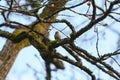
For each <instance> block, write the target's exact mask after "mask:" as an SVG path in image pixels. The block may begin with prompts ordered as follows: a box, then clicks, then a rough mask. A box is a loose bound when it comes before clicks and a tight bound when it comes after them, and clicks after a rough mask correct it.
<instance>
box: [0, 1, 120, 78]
mask: <svg viewBox="0 0 120 80" xmlns="http://www.w3.org/2000/svg"><path fill="white" fill-rule="evenodd" d="M96 1H97V0H84V1H79V2H78V3H77V4H76V3H74V2H77V1H71V0H47V1H45V0H25V1H24V3H22V0H11V1H9V0H7V1H6V3H7V5H4V6H2V5H1V8H0V9H1V16H2V18H3V19H4V21H3V23H1V24H0V27H1V28H2V27H4V26H5V27H9V28H11V29H14V31H13V32H9V31H4V30H2V29H0V36H1V37H4V38H6V39H8V40H7V41H6V43H5V45H4V47H3V49H2V50H1V52H0V80H4V79H5V77H6V75H7V74H8V72H9V70H10V68H11V66H12V64H13V63H14V61H15V59H16V56H17V55H18V53H19V52H20V50H21V49H23V48H24V47H26V46H29V45H33V46H34V47H35V48H36V49H37V50H38V51H39V53H40V56H41V57H42V58H43V60H44V61H45V66H46V80H51V71H52V69H51V67H50V64H54V65H55V67H56V69H65V66H64V63H63V61H65V62H68V63H70V64H71V65H74V66H75V67H78V68H79V69H81V70H83V71H84V72H86V73H87V74H88V75H89V76H90V77H91V80H96V79H97V77H96V76H97V75H96V74H94V73H93V71H92V70H91V68H89V67H87V66H86V65H85V64H84V60H86V61H87V62H88V63H91V65H93V66H95V67H96V68H97V69H100V70H102V71H103V72H104V73H105V74H108V75H109V76H111V77H113V78H114V79H118V80H119V79H120V72H119V71H118V70H117V69H115V67H114V66H111V64H110V63H108V62H107V60H109V59H112V61H113V62H115V63H116V64H117V66H119V67H120V65H119V63H118V62H117V60H116V58H114V56H118V55H119V54H120V53H119V48H118V49H116V50H115V51H114V52H110V53H104V54H103V55H101V54H100V52H99V48H98V42H99V34H100V32H99V31H98V27H97V26H98V25H100V26H104V27H107V26H108V23H103V22H104V20H105V19H108V17H109V18H111V19H112V20H113V21H114V22H115V23H118V24H119V22H120V20H119V17H116V16H119V15H120V13H119V6H120V5H119V4H120V1H119V0H114V1H109V0H106V1H103V2H102V4H104V5H103V6H104V7H100V6H99V4H98V3H97V2H96ZM70 2H71V3H72V5H68V6H66V5H67V3H70ZM78 7H80V8H81V7H82V8H84V9H85V11H83V12H79V11H77V10H76V8H78ZM80 8H78V9H80ZM40 10H42V11H41V13H39V11H40ZM64 11H68V12H69V13H71V14H72V13H74V15H78V16H79V18H83V19H84V20H85V24H84V23H83V24H82V23H81V25H82V26H80V27H82V28H77V27H76V26H75V25H73V23H72V22H70V21H69V20H67V18H68V19H70V17H72V16H70V15H69V14H63V16H65V17H67V18H64V17H61V18H60V19H59V18H58V17H59V16H60V15H59V14H58V13H60V12H64ZM15 13H18V14H22V15H24V16H27V17H34V18H36V20H35V21H33V22H31V23H30V24H28V25H26V24H22V23H20V22H17V21H12V19H11V18H10V16H11V15H12V14H15ZM56 17H57V18H58V19H57V18H56ZM84 20H83V21H84ZM86 21H87V22H86ZM53 23H57V24H64V26H62V27H61V28H62V30H60V28H56V27H54V26H52V24H53ZM66 26H67V27H66ZM53 28H54V29H56V30H58V32H59V33H60V32H61V33H63V35H64V36H65V38H61V37H56V36H57V35H55V38H56V40H50V39H49V37H48V36H49V33H48V32H49V29H53ZM93 28H94V32H95V33H96V34H97V41H96V49H95V50H97V52H96V53H97V56H95V55H92V54H91V53H90V52H89V51H88V50H86V49H83V48H82V47H81V46H77V44H76V42H78V40H77V39H79V40H81V39H80V37H82V35H84V34H85V33H86V32H88V31H89V30H91V29H93ZM67 29H69V34H68V35H66V34H65V32H64V30H67ZM111 30H114V29H111ZM58 32H57V33H58ZM58 36H60V35H58ZM59 46H61V47H62V48H63V49H65V50H66V51H67V52H68V54H70V55H71V56H72V58H71V57H69V56H65V55H62V54H61V52H58V51H56V48H57V47H59ZM3 72H4V73H3ZM101 79H102V78H101Z"/></svg>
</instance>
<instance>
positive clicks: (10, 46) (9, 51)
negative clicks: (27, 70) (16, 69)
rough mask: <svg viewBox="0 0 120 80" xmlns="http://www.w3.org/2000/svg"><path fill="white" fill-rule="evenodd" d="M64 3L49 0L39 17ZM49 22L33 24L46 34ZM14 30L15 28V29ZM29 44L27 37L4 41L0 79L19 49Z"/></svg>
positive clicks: (52, 11)
mask: <svg viewBox="0 0 120 80" xmlns="http://www.w3.org/2000/svg"><path fill="white" fill-rule="evenodd" d="M65 3H66V0H49V3H48V4H47V5H46V7H45V8H44V10H43V12H42V14H40V17H41V18H46V17H48V16H50V15H52V14H53V13H55V12H56V11H57V10H59V9H61V8H62V7H63V6H64V5H65ZM55 18H56V16H52V17H50V20H55ZM49 27H50V24H48V23H38V24H36V25H35V30H37V31H39V32H41V33H43V34H47V35H48V29H49ZM15 31H16V30H15ZM27 45H29V41H28V39H24V40H22V41H21V42H19V43H13V42H12V41H10V40H7V41H6V44H5V45H4V47H3V49H2V51H1V53H0V80H5V77H6V75H7V74H8V72H9V70H10V68H11V66H12V64H13V63H14V61H15V59H16V56H17V55H18V53H19V51H20V50H21V49H22V48H24V47H25V46H27Z"/></svg>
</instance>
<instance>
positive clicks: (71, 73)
mask: <svg viewBox="0 0 120 80" xmlns="http://www.w3.org/2000/svg"><path fill="white" fill-rule="evenodd" d="M99 1H100V0H99ZM77 2H79V0H73V1H72V2H71V3H68V4H67V5H68V6H69V5H72V4H73V3H77ZM98 3H101V2H98ZM0 4H3V5H5V3H4V0H3V1H0ZM100 5H101V6H102V4H100ZM85 9H86V8H84V7H83V9H81V8H79V7H78V8H75V10H76V11H82V12H84V10H85ZM63 13H64V14H69V13H70V12H69V11H65V12H61V13H60V14H63ZM20 16H21V17H20ZM70 16H73V17H66V16H59V17H57V18H58V19H61V18H65V19H67V20H68V21H70V22H71V23H72V24H73V25H74V26H75V27H76V30H79V29H80V28H82V27H83V26H84V25H86V24H87V23H88V22H89V21H88V19H87V18H85V17H81V18H77V17H78V15H76V14H74V13H70ZM11 19H12V20H15V21H19V22H21V23H23V24H29V23H30V22H31V21H34V20H35V18H29V17H25V16H24V17H22V15H20V14H13V15H11ZM0 21H1V23H2V21H3V19H2V17H1V16H0ZM102 22H103V23H107V24H108V25H109V26H108V27H103V26H101V25H96V26H95V27H93V28H92V29H91V30H89V31H87V32H86V33H85V34H83V35H82V36H80V37H79V38H77V39H76V41H75V43H76V45H77V46H80V47H81V48H83V49H85V50H87V51H89V53H91V54H93V55H95V56H98V55H97V51H96V41H97V37H96V35H97V34H96V32H94V30H95V28H97V29H98V31H99V43H98V44H99V46H98V48H99V52H100V55H102V54H104V53H109V52H113V51H115V50H116V48H117V45H116V44H117V41H118V38H119V35H118V34H116V33H115V32H114V31H113V30H111V28H114V30H115V31H118V32H119V30H120V29H119V26H120V23H116V24H113V25H111V23H112V22H113V21H112V19H110V18H107V19H105V20H104V21H102ZM53 26H55V27H56V28H57V29H59V30H62V29H63V27H61V26H65V25H64V24H59V25H58V24H53ZM58 27H59V28H58ZM0 29H1V28H0ZM57 29H52V30H51V31H50V36H49V38H50V39H51V40H54V33H55V31H56V30H57ZM2 30H7V31H10V32H12V31H13V30H11V29H9V28H6V27H3V28H2ZM63 32H64V33H65V35H64V34H62V33H60V34H61V36H62V38H64V37H66V35H67V36H68V37H69V33H70V30H69V29H68V28H67V29H65V31H63ZM5 41H6V39H5V38H1V37H0V50H1V49H2V47H3V45H4V43H5ZM57 51H60V52H61V51H62V54H63V55H68V56H69V57H71V56H70V55H69V54H67V52H66V51H65V50H64V49H62V48H61V47H59V48H57ZM83 62H84V65H87V67H91V70H93V72H94V74H97V75H98V76H101V77H103V76H104V77H105V78H106V80H113V78H110V77H109V76H108V75H106V74H104V73H102V72H101V71H100V70H98V69H96V67H95V66H92V65H90V63H88V62H86V61H85V60H84V59H83ZM64 63H65V66H66V69H65V70H64V71H62V70H58V71H56V72H52V75H54V77H53V78H52V80H61V78H62V80H72V79H75V80H80V79H81V80H90V77H86V76H88V75H87V74H86V73H85V72H83V71H82V70H80V69H78V68H75V67H73V66H71V65H70V64H68V63H66V62H64ZM114 65H116V64H114ZM51 66H52V67H54V66H53V65H51ZM116 66H117V65H116ZM116 68H118V67H116ZM44 69H45V65H44V61H43V59H42V58H41V57H40V56H39V52H38V51H37V50H36V49H35V48H34V47H33V46H29V47H26V48H24V49H22V50H21V51H20V53H19V55H18V56H17V58H16V60H15V63H14V64H13V66H12V68H11V70H10V72H9V74H8V76H7V78H6V80H37V79H40V80H44V79H45V74H46V73H45V71H44ZM118 70H119V68H118ZM35 73H37V74H35ZM61 73H62V74H61ZM78 76H79V77H78Z"/></svg>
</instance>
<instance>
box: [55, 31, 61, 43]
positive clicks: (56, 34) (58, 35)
mask: <svg viewBox="0 0 120 80" xmlns="http://www.w3.org/2000/svg"><path fill="white" fill-rule="evenodd" d="M54 38H55V40H57V41H60V40H61V36H60V33H59V32H58V31H56V32H55V35H54Z"/></svg>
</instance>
